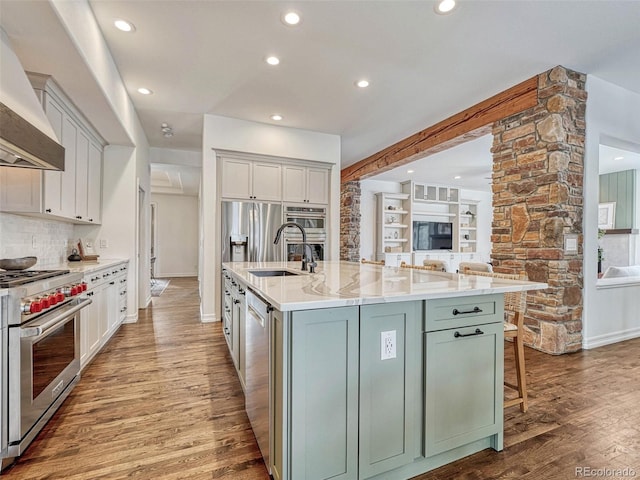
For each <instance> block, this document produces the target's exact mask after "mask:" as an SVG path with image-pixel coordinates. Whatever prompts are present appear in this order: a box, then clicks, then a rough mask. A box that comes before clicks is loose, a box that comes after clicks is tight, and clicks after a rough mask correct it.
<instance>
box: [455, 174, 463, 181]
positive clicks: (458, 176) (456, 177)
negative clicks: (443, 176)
mask: <svg viewBox="0 0 640 480" xmlns="http://www.w3.org/2000/svg"><path fill="white" fill-rule="evenodd" d="M461 178H462V177H461V176H460V175H456V176H455V177H453V179H454V180H460V179H461Z"/></svg>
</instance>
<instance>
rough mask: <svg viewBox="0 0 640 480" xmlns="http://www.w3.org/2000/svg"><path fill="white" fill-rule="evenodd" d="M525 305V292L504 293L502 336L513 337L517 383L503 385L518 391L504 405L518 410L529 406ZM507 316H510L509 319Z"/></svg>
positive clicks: (517, 277)
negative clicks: (525, 362)
mask: <svg viewBox="0 0 640 480" xmlns="http://www.w3.org/2000/svg"><path fill="white" fill-rule="evenodd" d="M464 273H465V274H467V275H477V276H479V277H493V278H506V279H510V280H526V279H527V276H526V275H512V274H508V273H495V272H478V271H474V270H469V269H465V270H464ZM526 307H527V292H526V291H523V292H509V293H505V294H504V313H505V322H504V324H503V326H504V338H511V339H513V342H512V343H513V353H514V356H515V362H516V379H517V383H516V384H512V383H509V382H507V381H505V382H504V385H505V387H508V388H511V389H513V390H516V391H517V392H518V397H517V398H513V399H509V400H505V401H504V407H505V408H506V407H511V406H514V405H520V411H522V412H526V411H527V409H528V408H529V406H528V404H527V382H526V377H525V367H524V338H523V337H524V311H525V309H526ZM508 316H512V317H513V318H512V321H509V318H507V317H508Z"/></svg>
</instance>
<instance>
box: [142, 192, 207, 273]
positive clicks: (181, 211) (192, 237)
mask: <svg viewBox="0 0 640 480" xmlns="http://www.w3.org/2000/svg"><path fill="white" fill-rule="evenodd" d="M151 202H152V203H155V204H156V234H157V238H156V246H157V251H156V265H155V276H156V277H190V276H195V275H197V273H198V197H190V196H186V195H162V194H154V193H152V194H151Z"/></svg>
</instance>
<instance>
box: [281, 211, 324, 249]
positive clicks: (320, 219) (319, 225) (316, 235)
mask: <svg viewBox="0 0 640 480" xmlns="http://www.w3.org/2000/svg"><path fill="white" fill-rule="evenodd" d="M284 214H285V219H284V221H285V222H294V223H297V224H298V225H301V226H302V227H304V229H305V231H306V232H307V243H308V244H309V246H310V247H311V251H312V253H313V257H314V258H315V259H316V260H324V259H325V250H326V241H327V230H326V225H327V209H326V208H324V207H301V206H295V205H289V206H286V207H285V211H284ZM284 234H285V235H284V240H285V241H284V245H285V247H284V248H285V259H286V260H287V261H298V260H301V259H302V253H303V247H302V233H301V232H300V230H298V229H297V228H293V227H289V228H287V229H286V230H285V231H284Z"/></svg>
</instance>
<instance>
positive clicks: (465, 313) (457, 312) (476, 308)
mask: <svg viewBox="0 0 640 480" xmlns="http://www.w3.org/2000/svg"><path fill="white" fill-rule="evenodd" d="M452 313H453V314H454V315H467V314H469V313H482V309H481V308H480V307H473V310H467V311H466V312H462V311H460V310H458V309H457V308H454V309H453V312H452Z"/></svg>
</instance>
